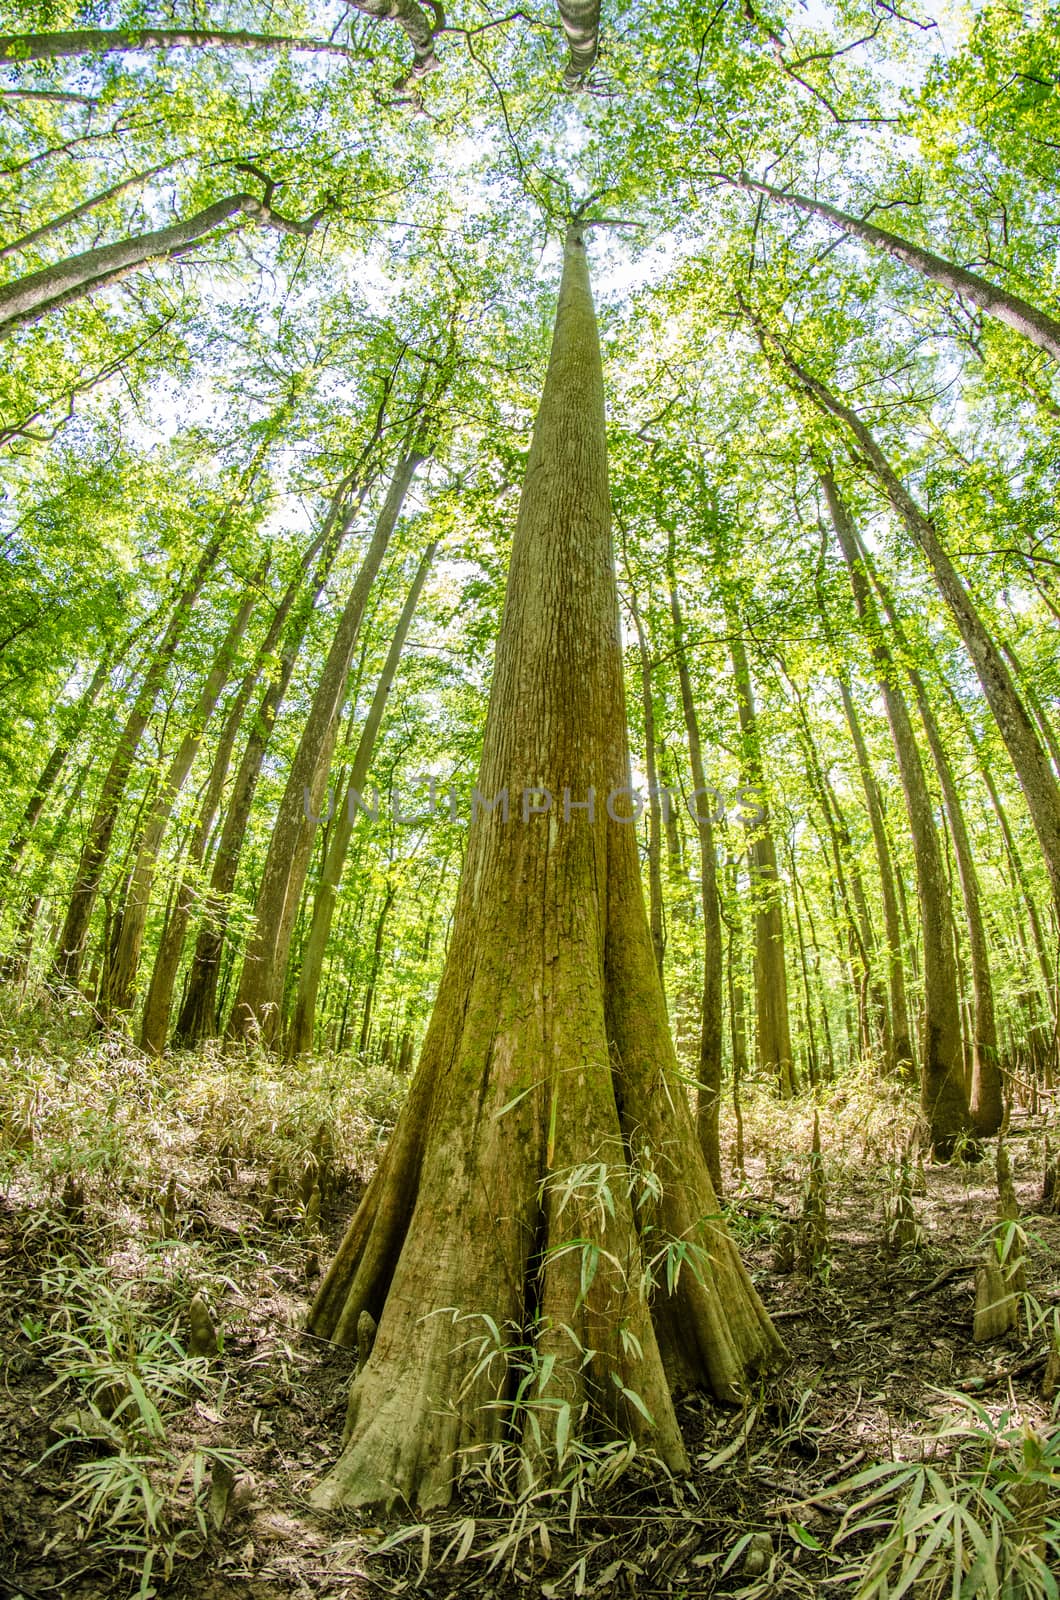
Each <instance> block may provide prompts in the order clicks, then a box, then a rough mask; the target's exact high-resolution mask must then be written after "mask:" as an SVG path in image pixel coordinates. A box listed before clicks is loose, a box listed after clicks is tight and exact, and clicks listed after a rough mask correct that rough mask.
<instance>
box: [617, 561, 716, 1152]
mask: <svg viewBox="0 0 1060 1600" xmlns="http://www.w3.org/2000/svg"><path fill="white" fill-rule="evenodd" d="M629 609H630V615H631V616H632V618H633V627H634V630H635V632H636V635H637V655H638V658H639V661H640V699H641V707H642V709H643V712H644V765H645V771H646V773H647V777H648V927H649V928H650V929H651V942H652V948H653V950H654V951H655V964H656V966H657V967H658V969H659V977H660V978H661V977H662V976H663V958H664V956H665V954H666V938H665V935H664V933H663V892H662V806H661V803H660V798H659V766H658V762H657V760H656V741H655V696H654V691H653V689H652V681H651V680H652V668H651V655H650V652H649V650H648V639H647V635H646V633H645V631H644V621H643V618H642V617H641V614H640V607H639V606H638V605H637V596H636V592H635V590H634V587H633V583H632V580H631V581H630V585H629ZM667 805H668V806H669V801H667ZM711 1176H713V1174H711Z"/></svg>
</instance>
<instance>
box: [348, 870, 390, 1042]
mask: <svg viewBox="0 0 1060 1600" xmlns="http://www.w3.org/2000/svg"><path fill="white" fill-rule="evenodd" d="M393 904H394V885H393V884H392V883H389V882H388V883H387V886H386V892H385V893H384V895H383V904H382V905H381V906H380V908H379V915H378V916H377V917H376V919H375V933H374V936H373V938H372V962H371V966H370V967H369V968H368V982H367V984H366V985H365V990H364V1004H363V1005H362V1007H361V1034H360V1038H359V1039H358V1041H357V1054H358V1056H359V1058H360V1060H361V1061H362V1062H367V1060H368V1041H369V1039H370V1038H371V1036H372V1014H373V1012H374V1010H375V986H376V984H377V983H378V982H379V968H380V965H381V964H382V960H383V934H384V933H385V932H386V919H387V917H388V916H389V915H390V908H391V906H392V905H393Z"/></svg>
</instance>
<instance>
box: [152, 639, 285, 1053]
mask: <svg viewBox="0 0 1060 1600" xmlns="http://www.w3.org/2000/svg"><path fill="white" fill-rule="evenodd" d="M264 654H265V652H264V650H259V652H258V655H257V659H256V660H255V661H254V664H253V665H252V666H251V668H250V671H249V672H248V673H247V675H246V677H245V678H244V680H243V684H242V686H241V688H240V690H239V693H238V694H237V695H236V697H235V700H234V701H233V703H232V705H231V707H230V708H229V710H228V712H227V714H226V716H225V721H224V727H223V729H222V732H221V737H220V739H219V740H218V741H217V748H216V750H215V751H214V757H213V761H212V763H211V766H210V776H209V778H208V779H207V783H206V792H205V794H204V795H203V799H202V805H201V806H200V808H199V816H198V820H197V822H196V824H195V830H194V832H193V834H192V836H191V840H190V842H189V844H188V849H187V853H186V855H185V857H184V860H183V863H182V864H181V877H180V883H179V884H178V887H177V893H176V897H175V899H174V904H173V909H172V911H171V912H170V914H169V916H168V917H167V918H166V921H165V926H164V928H163V930H162V937H161V939H160V940H159V944H158V950H157V952H156V954H155V960H154V965H153V967H152V968H151V979H150V982H149V983H148V986H147V995H146V997H145V999H144V1009H143V1016H142V1017H141V1019H140V1048H141V1050H145V1051H147V1053H148V1054H150V1055H161V1053H162V1051H163V1049H164V1048H165V1042H166V1031H167V1029H168V1027H169V1013H170V1008H171V1007H172V1004H173V988H174V985H175V983H176V980H177V973H178V971H179V970H180V962H181V957H182V956H183V954H184V941H185V938H186V936H187V932H188V923H189V922H190V920H191V915H192V911H193V910H194V907H195V902H196V899H197V897H198V888H197V885H196V878H197V876H198V874H199V871H200V869H201V867H202V863H203V860H204V858H205V856H206V850H207V846H208V844H209V841H210V834H211V831H212V829H213V825H214V820H215V818H216V816H217V812H218V808H219V807H220V804H221V796H222V794H223V793H224V786H225V780H226V778H227V777H228V769H229V767H230V765H231V763H232V752H233V750H234V749H235V744H236V740H237V738H238V737H239V731H240V728H241V727H242V725H243V718H244V716H245V715H246V709H247V706H248V705H249V703H250V697H251V695H252V694H253V693H254V688H255V685H256V684H257V682H258V679H259V678H260V676H261V670H262V665H263V660H264Z"/></svg>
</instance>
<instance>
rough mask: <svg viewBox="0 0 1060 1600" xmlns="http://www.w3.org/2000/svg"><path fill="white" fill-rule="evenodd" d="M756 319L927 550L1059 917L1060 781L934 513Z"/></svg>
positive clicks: (846, 410)
mask: <svg viewBox="0 0 1060 1600" xmlns="http://www.w3.org/2000/svg"><path fill="white" fill-rule="evenodd" d="M756 326H757V327H758V329H759V332H760V333H761V335H762V337H763V339H764V340H766V341H767V342H768V343H770V344H772V345H773V346H774V348H776V349H777V350H778V351H779V353H780V355H781V359H782V360H783V361H784V363H785V365H786V366H787V367H788V369H789V371H790V372H791V373H792V375H793V376H794V377H795V378H796V379H797V381H798V383H799V384H800V385H801V386H802V387H803V388H805V389H807V390H808V392H809V393H810V395H811V396H812V397H813V398H814V400H815V401H816V402H817V404H818V405H819V406H820V408H821V409H822V410H824V411H826V412H828V413H829V414H830V415H832V416H834V417H836V418H837V419H838V420H839V421H841V422H844V423H845V424H846V426H847V427H848V428H849V429H850V431H851V433H852V434H853V435H854V437H855V439H856V440H857V441H858V444H859V445H860V446H861V448H862V451H863V452H864V455H865V457H866V459H867V461H868V463H869V465H870V466H871V468H872V470H873V472H874V473H875V475H876V477H877V479H878V481H879V483H880V485H881V487H882V488H883V491H884V493H885V494H886V496H887V498H888V500H889V501H890V503H891V506H892V508H893V509H894V511H895V512H896V514H897V515H898V517H899V518H900V519H901V521H902V522H903V524H904V525H905V527H906V528H907V530H908V531H909V533H910V534H911V535H912V537H913V538H914V539H915V540H916V542H917V543H918V544H919V546H920V548H921V550H922V551H923V552H924V555H925V556H926V557H927V560H928V563H929V565H930V567H931V570H932V573H933V574H934V578H935V583H936V585H937V587H938V590H939V593H940V594H941V595H942V598H943V599H944V600H945V601H946V604H947V605H948V606H949V608H950V611H951V612H952V614H953V618H954V621H955V622H956V624H957V628H958V631H959V632H960V635H961V638H962V639H963V640H964V644H965V648H966V649H967V651H968V654H969V656H970V657H971V660H972V664H973V666H974V667H975V670H976V674H977V676H978V678H979V682H980V683H981V685H982V688H983V694H984V695H985V697H986V702H987V704H988V705H989V707H990V710H991V712H992V713H993V716H994V720H995V722H996V723H997V726H998V731H999V733H1000V734H1001V737H1002V739H1003V740H1004V743H1005V748H1006V749H1007V750H1008V753H1009V757H1010V759H1011V761H1012V765H1013V767H1014V768H1015V771H1016V776H1017V778H1018V779H1019V782H1020V787H1021V788H1022V790H1023V793H1024V796H1025V797H1026V801H1027V809H1028V811H1029V812H1030V815H1031V821H1032V822H1033V824H1034V831H1035V833H1036V834H1037V835H1038V843H1039V845H1040V846H1041V850H1042V855H1043V856H1044V858H1045V865H1046V869H1047V871H1048V873H1049V881H1050V884H1051V886H1052V891H1053V903H1054V905H1055V906H1056V911H1057V917H1058V919H1060V788H1058V787H1057V782H1056V778H1055V776H1054V773H1053V770H1052V767H1051V766H1050V764H1049V758H1048V756H1047V754H1046V752H1045V750H1044V749H1043V747H1042V744H1041V741H1040V739H1039V737H1038V734H1037V731H1036V729H1035V727H1034V724H1033V722H1032V721H1031V719H1030V716H1029V715H1028V712H1027V709H1026V707H1025V706H1024V704H1023V701H1022V700H1021V699H1020V697H1019V694H1018V693H1017V691H1016V686H1015V683H1014V682H1013V679H1012V676H1011V674H1010V672H1009V670H1008V667H1007V666H1006V665H1005V661H1004V658H1003V656H1002V654H1001V651H1000V650H999V649H998V647H997V645H996V643H995V642H994V640H993V638H992V637H991V635H990V633H989V632H988V630H987V628H986V627H985V626H984V624H983V620H982V618H981V617H980V615H979V612H978V610H977V609H976V607H975V605H974V603H973V601H972V598H971V596H970V594H969V593H968V591H967V589H966V588H965V586H964V583H963V582H962V580H961V578H960V575H959V574H958V572H957V569H956V567H955V566H954V565H953V562H952V561H951V560H950V558H949V555H948V553H947V551H946V550H945V549H944V547H943V545H942V541H941V539H940V538H939V534H938V529H937V528H936V527H935V524H934V522H933V520H932V519H931V517H929V516H928V514H927V513H926V512H925V511H924V510H923V509H922V508H921V507H920V506H919V505H917V503H916V501H915V500H914V499H913V497H912V495H911V494H910V493H909V491H908V489H906V487H905V485H904V484H903V483H902V481H901V479H900V478H899V477H898V475H897V473H896V472H895V471H894V468H893V467H892V466H891V464H890V462H889V461H888V460H887V457H886V456H885V455H884V453H883V451H882V450H881V449H880V447H879V445H878V444H877V442H876V439H875V437H874V436H873V434H872V432H871V430H870V429H869V428H868V427H867V426H866V425H865V423H864V422H862V420H861V418H860V417H859V416H858V415H857V413H856V412H855V411H854V410H853V409H852V408H851V407H850V406H847V405H844V404H843V402H842V401H841V400H838V399H837V398H836V396H835V395H833V394H832V392H831V391H830V390H829V389H828V388H827V387H826V386H825V385H824V384H823V383H821V381H820V380H819V379H818V378H814V377H812V376H811V374H810V373H808V372H807V371H806V369H805V368H804V367H802V366H800V365H799V363H798V362H797V361H796V360H795V359H794V357H793V356H791V355H790V353H789V352H788V350H787V349H786V347H785V346H784V345H783V343H782V342H781V341H780V340H778V339H777V338H776V336H775V335H773V334H769V333H768V332H766V331H765V330H764V329H763V328H762V325H761V323H760V322H756Z"/></svg>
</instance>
